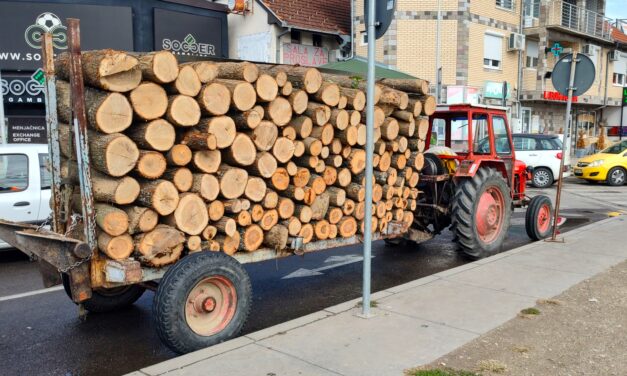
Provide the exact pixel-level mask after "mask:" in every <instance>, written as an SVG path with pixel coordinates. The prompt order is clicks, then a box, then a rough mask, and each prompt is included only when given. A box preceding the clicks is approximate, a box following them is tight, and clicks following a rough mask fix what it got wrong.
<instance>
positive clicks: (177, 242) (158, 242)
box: [133, 225, 185, 267]
mask: <svg viewBox="0 0 627 376" xmlns="http://www.w3.org/2000/svg"><path fill="white" fill-rule="evenodd" d="M133 240H134V243H135V253H136V255H137V259H138V260H139V261H140V262H141V263H142V264H145V265H149V266H154V267H160V266H164V265H168V264H171V263H173V262H175V261H176V260H178V259H179V257H181V253H182V252H183V247H184V243H185V236H183V233H182V232H181V231H179V230H177V229H175V228H173V227H171V226H167V225H158V226H157V227H155V229H154V230H152V231H150V232H145V233H142V234H139V235H137V236H135V237H134V239H133Z"/></svg>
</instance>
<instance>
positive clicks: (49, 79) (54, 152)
mask: <svg viewBox="0 0 627 376" xmlns="http://www.w3.org/2000/svg"><path fill="white" fill-rule="evenodd" d="M41 50H42V57H43V62H44V74H45V76H46V83H45V88H44V93H45V99H46V125H47V130H48V157H49V161H50V175H51V176H52V203H53V207H52V230H53V231H54V232H56V233H62V232H65V230H63V231H62V230H61V151H60V148H59V122H58V119H57V86H56V80H55V77H54V50H53V48H52V34H50V33H45V34H44V38H43V41H42V45H41Z"/></svg>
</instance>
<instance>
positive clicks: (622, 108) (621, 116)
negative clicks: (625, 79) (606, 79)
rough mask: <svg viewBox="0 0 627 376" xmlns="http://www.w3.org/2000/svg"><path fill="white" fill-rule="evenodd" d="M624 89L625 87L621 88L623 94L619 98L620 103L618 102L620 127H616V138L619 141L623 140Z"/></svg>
mask: <svg viewBox="0 0 627 376" xmlns="http://www.w3.org/2000/svg"><path fill="white" fill-rule="evenodd" d="M625 90H627V89H623V96H622V98H621V103H620V128H618V139H619V140H620V141H622V140H623V117H624V115H623V113H624V111H625V103H624V102H625V94H624V91H625Z"/></svg>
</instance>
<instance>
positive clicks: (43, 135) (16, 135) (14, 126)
mask: <svg viewBox="0 0 627 376" xmlns="http://www.w3.org/2000/svg"><path fill="white" fill-rule="evenodd" d="M7 143H9V144H47V143H48V133H47V132H46V118H45V117H26V116H24V117H22V116H19V117H9V121H8V124H7Z"/></svg>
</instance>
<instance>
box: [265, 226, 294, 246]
mask: <svg viewBox="0 0 627 376" xmlns="http://www.w3.org/2000/svg"><path fill="white" fill-rule="evenodd" d="M288 236H289V231H288V230H287V227H285V226H283V225H279V224H277V225H275V226H273V227H272V228H271V229H270V230H268V232H266V233H265V234H264V237H263V244H264V245H266V246H268V247H270V248H272V249H274V250H277V251H280V250H282V249H285V248H286V247H287V238H288Z"/></svg>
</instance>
